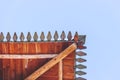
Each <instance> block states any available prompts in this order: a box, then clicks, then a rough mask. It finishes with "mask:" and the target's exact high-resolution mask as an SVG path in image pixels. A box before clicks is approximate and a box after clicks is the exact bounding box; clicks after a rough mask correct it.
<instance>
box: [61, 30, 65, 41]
mask: <svg viewBox="0 0 120 80" xmlns="http://www.w3.org/2000/svg"><path fill="white" fill-rule="evenodd" d="M60 37H61V40H65V37H66V35H65V32H64V31H62V34H61V36H60Z"/></svg>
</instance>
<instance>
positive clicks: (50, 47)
mask: <svg viewBox="0 0 120 80" xmlns="http://www.w3.org/2000/svg"><path fill="white" fill-rule="evenodd" d="M47 48H48V51H47V52H48V53H50V54H54V53H55V43H54V42H51V43H47Z"/></svg>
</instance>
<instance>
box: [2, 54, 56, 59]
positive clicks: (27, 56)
mask: <svg viewBox="0 0 120 80" xmlns="http://www.w3.org/2000/svg"><path fill="white" fill-rule="evenodd" d="M56 56H57V54H22V55H21V54H0V59H42V58H43V59H44V58H54V57H56Z"/></svg>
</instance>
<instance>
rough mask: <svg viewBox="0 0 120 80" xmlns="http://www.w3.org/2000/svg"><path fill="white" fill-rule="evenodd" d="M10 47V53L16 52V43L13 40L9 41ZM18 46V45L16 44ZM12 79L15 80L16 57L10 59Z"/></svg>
mask: <svg viewBox="0 0 120 80" xmlns="http://www.w3.org/2000/svg"><path fill="white" fill-rule="evenodd" d="M8 44H9V45H8V46H9V48H8V53H9V54H14V50H15V49H14V43H13V42H9V43H8ZM16 47H17V46H16ZM9 75H10V78H9V79H10V80H15V60H14V59H10V72H9Z"/></svg>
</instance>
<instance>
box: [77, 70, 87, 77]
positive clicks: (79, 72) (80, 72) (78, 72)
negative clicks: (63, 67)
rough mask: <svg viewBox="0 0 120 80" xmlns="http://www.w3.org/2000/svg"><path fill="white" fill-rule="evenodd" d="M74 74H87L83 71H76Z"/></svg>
mask: <svg viewBox="0 0 120 80" xmlns="http://www.w3.org/2000/svg"><path fill="white" fill-rule="evenodd" d="M75 73H76V74H77V75H80V76H82V75H85V74H87V73H86V72H83V71H76V72H75Z"/></svg>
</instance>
